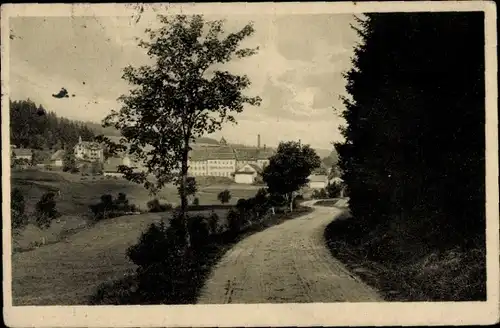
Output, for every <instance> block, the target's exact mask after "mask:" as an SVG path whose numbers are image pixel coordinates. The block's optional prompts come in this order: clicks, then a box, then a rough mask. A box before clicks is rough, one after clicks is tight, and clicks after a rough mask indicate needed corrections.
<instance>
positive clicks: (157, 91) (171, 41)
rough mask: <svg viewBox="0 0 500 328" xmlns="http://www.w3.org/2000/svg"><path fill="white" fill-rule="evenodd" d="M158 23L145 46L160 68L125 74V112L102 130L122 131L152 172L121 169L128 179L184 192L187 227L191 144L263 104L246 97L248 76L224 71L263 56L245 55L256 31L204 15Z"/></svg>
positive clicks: (114, 116) (131, 69)
mask: <svg viewBox="0 0 500 328" xmlns="http://www.w3.org/2000/svg"><path fill="white" fill-rule="evenodd" d="M159 20H160V23H161V24H162V27H161V28H159V29H158V30H151V29H147V30H146V33H147V35H148V36H149V40H142V41H141V42H140V44H139V45H140V46H141V47H143V48H144V49H146V50H147V54H148V55H149V56H150V57H151V59H152V60H153V61H154V64H153V65H150V66H141V67H138V68H134V67H131V66H129V67H126V68H125V69H124V73H123V79H124V80H126V81H127V82H129V83H130V84H131V85H132V86H134V89H132V90H131V91H130V93H129V94H128V95H123V96H121V97H120V100H121V102H122V103H123V107H122V108H121V109H120V110H119V111H113V112H112V113H111V114H110V115H109V116H107V117H106V118H105V120H104V122H103V125H104V126H114V127H115V128H116V129H118V130H119V131H120V132H121V134H122V138H121V140H120V146H123V147H122V149H125V148H127V151H128V153H129V154H130V155H134V156H135V157H136V158H138V159H139V160H140V161H142V162H143V163H144V165H145V170H144V171H143V172H133V171H132V170H131V169H130V168H127V167H123V166H122V167H119V170H120V171H121V172H122V173H124V176H125V178H127V179H129V180H131V181H134V182H137V183H143V184H144V186H145V187H146V188H147V189H149V190H150V191H151V192H152V193H155V192H156V191H158V190H159V189H161V188H162V187H163V186H164V185H165V184H166V183H168V182H171V181H173V182H174V183H177V184H178V185H179V186H180V188H181V212H182V215H181V216H183V217H184V222H186V217H185V212H186V208H187V194H186V190H185V179H186V177H187V172H188V157H189V156H188V154H189V151H190V147H189V143H190V142H192V141H194V139H195V138H197V137H201V136H203V135H205V134H207V133H212V132H215V131H217V130H220V129H221V127H222V125H223V124H224V123H225V122H233V123H234V122H236V120H235V117H234V114H235V113H240V112H242V111H243V108H244V106H245V105H246V104H249V105H258V104H259V103H260V98H258V97H248V96H245V95H243V94H242V91H243V90H244V89H246V88H247V87H248V86H249V85H250V81H249V79H248V77H247V76H245V75H243V76H239V75H234V74H232V73H230V72H228V71H226V70H224V69H221V68H222V67H223V64H225V63H227V62H229V61H231V60H233V59H241V58H245V57H248V56H251V55H253V54H255V53H256V51H257V49H251V48H240V43H241V42H242V41H243V40H244V39H245V38H247V37H249V36H251V35H252V34H253V32H254V29H253V26H252V24H248V25H246V26H244V27H243V28H242V29H241V30H239V31H237V32H234V33H225V32H224V30H223V21H205V20H204V18H203V16H201V15H195V16H190V17H188V16H184V15H176V16H161V15H160V16H159ZM102 140H103V141H105V142H106V144H112V142H111V141H110V140H106V138H102ZM125 144H127V147H124V145H125ZM148 174H152V175H154V177H155V181H154V182H151V181H149V180H147V175H148Z"/></svg>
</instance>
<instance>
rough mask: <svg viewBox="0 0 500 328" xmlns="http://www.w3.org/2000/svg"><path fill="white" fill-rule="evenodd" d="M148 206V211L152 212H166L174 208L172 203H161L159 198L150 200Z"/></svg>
mask: <svg viewBox="0 0 500 328" xmlns="http://www.w3.org/2000/svg"><path fill="white" fill-rule="evenodd" d="M147 207H148V211H149V212H151V213H157V212H166V211H170V210H171V209H172V208H173V207H172V205H171V204H168V203H164V204H161V203H160V201H159V200H158V199H157V198H155V199H152V200H150V201H149V202H148V203H147Z"/></svg>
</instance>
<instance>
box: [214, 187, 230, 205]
mask: <svg viewBox="0 0 500 328" xmlns="http://www.w3.org/2000/svg"><path fill="white" fill-rule="evenodd" d="M217 199H218V200H219V201H220V202H221V204H226V203H229V201H230V200H231V192H230V191H229V190H227V189H226V190H223V191H221V192H220V193H219V194H218V195H217Z"/></svg>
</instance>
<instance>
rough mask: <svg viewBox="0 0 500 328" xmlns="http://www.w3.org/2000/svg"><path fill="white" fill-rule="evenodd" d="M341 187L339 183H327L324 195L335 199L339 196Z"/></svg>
mask: <svg viewBox="0 0 500 328" xmlns="http://www.w3.org/2000/svg"><path fill="white" fill-rule="evenodd" d="M341 190H342V185H341V184H340V183H329V184H328V185H327V186H326V194H327V195H328V197H329V198H337V197H339V196H340V192H341Z"/></svg>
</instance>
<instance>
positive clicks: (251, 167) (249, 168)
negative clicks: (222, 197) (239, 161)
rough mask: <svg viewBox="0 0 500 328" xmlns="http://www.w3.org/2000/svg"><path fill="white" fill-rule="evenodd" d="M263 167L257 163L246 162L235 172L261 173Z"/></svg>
mask: <svg viewBox="0 0 500 328" xmlns="http://www.w3.org/2000/svg"><path fill="white" fill-rule="evenodd" d="M261 172H262V169H261V168H260V166H258V165H256V164H252V163H249V164H245V166H243V167H242V168H241V169H239V170H237V171H236V172H235V174H253V173H261Z"/></svg>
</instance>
